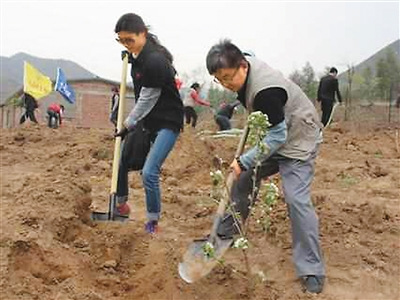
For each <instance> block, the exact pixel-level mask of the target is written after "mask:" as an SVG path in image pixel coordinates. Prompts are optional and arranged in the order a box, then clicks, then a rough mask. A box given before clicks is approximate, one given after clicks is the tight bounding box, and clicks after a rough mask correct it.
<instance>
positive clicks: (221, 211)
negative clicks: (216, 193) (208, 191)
mask: <svg viewBox="0 0 400 300" xmlns="http://www.w3.org/2000/svg"><path fill="white" fill-rule="evenodd" d="M248 135H249V127H248V125H246V127H245V128H244V129H243V133H242V136H241V138H240V142H239V144H238V147H237V149H236V153H235V157H238V156H239V155H241V154H242V153H243V150H244V146H245V145H246V140H247V136H248ZM235 176H236V175H235V173H234V171H231V172H230V173H229V175H228V178H227V179H226V189H227V191H226V194H225V196H224V197H222V199H221V201H219V204H218V209H217V213H216V216H215V219H214V223H213V226H212V229H211V233H210V239H211V240H213V239H214V237H215V235H216V233H217V229H218V226H219V224H220V222H221V220H222V218H223V216H224V213H225V208H226V204H227V203H228V198H229V197H230V194H231V189H232V185H233V182H234V180H235Z"/></svg>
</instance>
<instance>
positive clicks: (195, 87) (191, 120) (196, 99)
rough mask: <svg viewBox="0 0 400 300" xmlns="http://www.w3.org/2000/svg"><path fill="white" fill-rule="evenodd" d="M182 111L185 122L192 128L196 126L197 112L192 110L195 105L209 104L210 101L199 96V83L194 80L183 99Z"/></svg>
mask: <svg viewBox="0 0 400 300" xmlns="http://www.w3.org/2000/svg"><path fill="white" fill-rule="evenodd" d="M183 105H184V111H185V118H186V124H191V125H192V127H193V128H195V127H196V124H197V113H196V111H195V110H194V108H195V106H197V105H203V106H208V107H209V106H210V103H209V102H208V101H206V100H204V99H202V98H201V97H200V84H199V83H197V82H195V83H193V84H192V85H191V86H190V91H189V93H188V94H187V95H186V97H185V99H184V101H183Z"/></svg>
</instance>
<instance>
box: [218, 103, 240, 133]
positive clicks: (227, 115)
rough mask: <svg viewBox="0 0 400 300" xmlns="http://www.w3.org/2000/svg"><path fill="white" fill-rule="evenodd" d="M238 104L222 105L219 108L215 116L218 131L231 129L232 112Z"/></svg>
mask: <svg viewBox="0 0 400 300" xmlns="http://www.w3.org/2000/svg"><path fill="white" fill-rule="evenodd" d="M239 104H240V101H235V102H233V103H223V104H222V105H221V108H220V109H219V110H218V111H217V113H216V115H215V122H216V123H217V125H218V127H219V130H229V129H231V121H230V120H231V118H232V115H233V111H234V110H235V108H236V107H237V106H238V105H239Z"/></svg>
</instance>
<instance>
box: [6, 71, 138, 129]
mask: <svg viewBox="0 0 400 300" xmlns="http://www.w3.org/2000/svg"><path fill="white" fill-rule="evenodd" d="M68 84H69V85H71V86H72V88H73V89H74V90H75V94H76V103H74V104H70V103H69V102H67V101H66V100H65V99H64V98H63V97H62V96H61V95H60V94H59V93H58V92H52V93H51V94H49V95H47V96H46V97H43V98H41V99H39V101H38V103H39V109H38V110H36V117H37V119H38V121H39V122H46V116H47V114H46V111H47V107H48V106H49V104H50V103H52V102H57V103H60V104H63V105H64V106H65V116H64V118H65V120H67V121H70V122H71V123H72V124H74V125H75V126H77V127H84V128H112V127H113V125H112V124H111V122H110V121H109V113H110V105H111V96H112V92H111V89H112V87H114V86H118V87H119V83H118V82H115V81H111V80H107V79H102V78H98V77H97V78H93V79H83V80H69V81H68ZM22 93H23V90H22V89H20V90H19V91H17V92H16V93H15V94H14V95H13V96H12V97H10V99H8V100H11V99H12V98H14V99H15V98H19V97H21V96H22ZM11 102H12V101H11ZM7 103H10V101H6V102H5V104H3V105H1V107H0V113H1V114H0V124H1V125H2V128H12V127H16V126H18V121H19V118H20V116H21V113H22V111H23V110H22V109H21V108H20V107H15V106H14V105H12V104H7ZM133 104H134V93H133V88H132V87H127V93H126V104H125V114H127V113H129V111H130V110H131V109H132V107H133Z"/></svg>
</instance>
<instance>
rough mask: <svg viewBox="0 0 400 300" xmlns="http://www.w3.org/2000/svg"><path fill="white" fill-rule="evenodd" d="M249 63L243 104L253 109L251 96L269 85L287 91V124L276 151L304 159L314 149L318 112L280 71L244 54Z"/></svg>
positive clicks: (316, 139) (298, 88)
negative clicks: (285, 138)
mask: <svg viewBox="0 0 400 300" xmlns="http://www.w3.org/2000/svg"><path fill="white" fill-rule="evenodd" d="M246 59H247V61H248V62H249V63H250V72H249V74H248V81H247V88H246V106H247V109H248V110H249V112H252V111H253V102H254V98H255V96H256V95H257V93H258V92H260V91H262V90H264V89H267V88H272V87H279V88H282V89H284V90H285V91H286V93H287V95H288V99H287V102H286V105H285V122H286V126H287V132H288V134H287V140H286V143H285V144H284V145H283V146H282V147H281V148H279V150H278V154H280V155H283V156H285V157H289V158H293V159H299V160H307V159H308V158H309V156H310V154H311V152H312V151H313V150H314V149H315V147H316V144H317V141H318V138H319V136H320V131H321V128H322V124H321V122H320V121H319V116H318V113H317V111H316V109H315V107H314V105H313V104H312V102H311V101H310V100H309V99H308V97H307V96H306V94H304V92H303V91H302V90H301V89H300V87H299V86H298V85H296V84H295V83H293V82H292V81H290V80H288V79H286V78H285V77H284V76H283V75H282V73H281V72H279V71H276V70H274V69H272V68H271V67H270V66H268V65H267V64H266V63H264V62H262V61H260V60H258V59H257V58H255V57H246Z"/></svg>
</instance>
